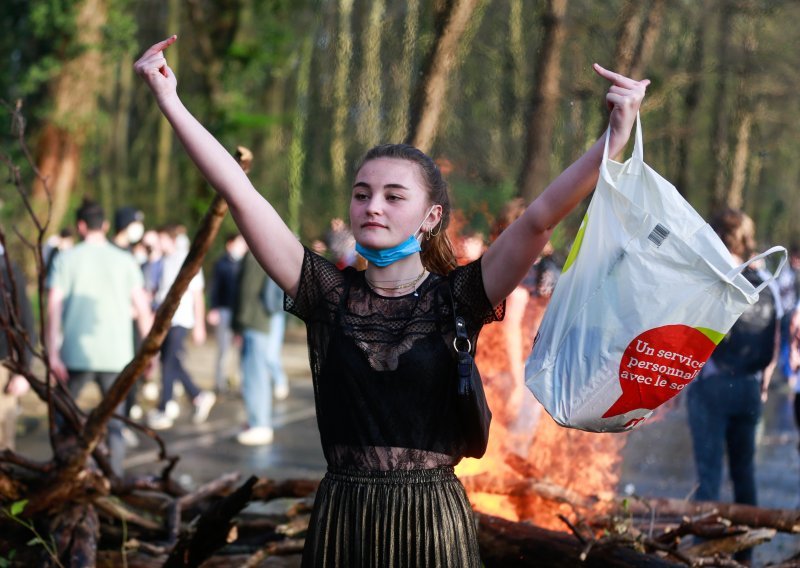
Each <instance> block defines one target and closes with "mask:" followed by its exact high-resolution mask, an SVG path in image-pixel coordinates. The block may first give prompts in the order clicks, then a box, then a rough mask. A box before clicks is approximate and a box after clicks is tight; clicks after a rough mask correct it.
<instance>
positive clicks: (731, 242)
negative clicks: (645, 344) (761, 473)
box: [687, 208, 780, 505]
mask: <svg viewBox="0 0 800 568" xmlns="http://www.w3.org/2000/svg"><path fill="white" fill-rule="evenodd" d="M711 226H712V228H713V229H714V230H715V231H716V232H717V234H718V235H719V236H720V238H721V239H722V242H723V243H725V246H727V247H728V250H729V251H730V253H731V256H732V257H733V259H734V261H735V262H736V263H737V264H738V263H742V262H745V261H746V260H747V259H748V258H751V257H752V255H753V252H754V250H755V226H754V224H753V221H752V219H751V218H750V217H749V216H747V215H746V214H745V213H744V212H742V211H739V210H735V209H730V208H727V209H724V210H722V211H720V212H719V213H718V214H717V215H716V216H715V217H714V219H713V220H712V221H711ZM742 275H743V276H744V277H745V278H747V280H748V281H750V283H752V284H753V286H758V285H759V284H761V283H762V282H763V281H764V278H763V277H762V276H761V275H760V274H759V271H758V269H757V268H756V267H754V266H752V265H751V266H748V267H747V268H746V269H745V270H744V272H743V273H742ZM779 307H780V303H779V301H778V300H777V298H776V297H775V294H774V292H773V291H772V289H771V288H767V289H765V290H764V291H763V292H762V293H761V294H760V295H759V299H758V302H756V303H755V304H753V305H751V306H749V307H748V308H747V309H746V310H745V311H744V313H743V314H742V316H741V317H740V318H739V319H738V320H737V322H736V323H735V324H734V325H733V327H732V328H731V330H730V332H729V333H728V334H727V335H726V336H725V338H724V339H723V340H722V341H721V342H720V343H719V345H718V346H717V348H716V349H715V350H714V353H713V354H712V355H711V358H710V359H709V360H708V362H707V363H706V365H705V367H703V370H702V372H701V373H700V375H699V376H698V377H697V379H696V380H695V381H693V382H692V383H691V386H690V387H689V393H688V397H687V401H688V402H687V404H688V410H689V427H690V430H691V434H692V442H693V447H694V461H695V466H696V470H697V481H698V487H697V492H696V493H695V495H694V498H695V500H697V501H719V497H720V486H721V482H722V468H723V465H722V463H723V456H724V454H725V452H726V450H727V454H728V467H729V473H730V478H731V481H732V483H733V494H734V495H733V496H734V501H735V502H736V503H743V504H748V505H755V504H756V500H757V499H756V480H755V453H756V427H757V425H758V422H759V419H760V418H761V411H762V406H763V403H764V401H766V398H767V389H768V386H769V381H770V378H771V376H772V373H773V371H774V369H775V366H776V362H777V355H778V333H779V321H780V312H779Z"/></svg>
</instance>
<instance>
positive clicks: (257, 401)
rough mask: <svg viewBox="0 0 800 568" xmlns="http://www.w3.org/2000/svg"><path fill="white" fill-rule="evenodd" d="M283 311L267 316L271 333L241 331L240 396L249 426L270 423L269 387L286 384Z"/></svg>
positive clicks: (255, 426) (270, 392) (253, 426)
mask: <svg viewBox="0 0 800 568" xmlns="http://www.w3.org/2000/svg"><path fill="white" fill-rule="evenodd" d="M285 326H286V314H285V313H284V312H281V313H280V314H274V315H273V316H272V317H271V318H270V332H269V333H264V332H262V331H257V330H255V329H251V328H246V329H245V330H244V331H243V332H242V397H243V398H244V406H245V411H246V412H247V424H248V426H250V427H251V428H258V427H270V426H272V387H273V384H274V385H275V386H279V385H288V382H287V377H286V373H285V372H284V370H283V363H282V362H281V347H282V346H283V333H284V329H285Z"/></svg>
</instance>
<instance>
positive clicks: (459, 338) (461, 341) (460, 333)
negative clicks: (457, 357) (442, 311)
mask: <svg viewBox="0 0 800 568" xmlns="http://www.w3.org/2000/svg"><path fill="white" fill-rule="evenodd" d="M453 314H454V315H455V312H453ZM455 320H456V321H455V325H456V336H455V337H454V338H453V349H455V350H456V352H457V353H469V352H471V351H472V342H471V341H470V340H469V336H468V335H467V324H466V323H464V318H462V317H461V316H455ZM465 344H466V349H461V348H460V346H464V345H465Z"/></svg>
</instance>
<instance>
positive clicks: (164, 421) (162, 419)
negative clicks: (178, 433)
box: [147, 410, 172, 430]
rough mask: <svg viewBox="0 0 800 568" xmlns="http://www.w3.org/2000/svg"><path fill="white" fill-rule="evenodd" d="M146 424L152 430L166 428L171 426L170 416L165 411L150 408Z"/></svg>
mask: <svg viewBox="0 0 800 568" xmlns="http://www.w3.org/2000/svg"><path fill="white" fill-rule="evenodd" d="M147 425H148V426H149V427H150V428H152V429H153V430H166V429H167V428H172V418H170V417H169V416H167V413H166V412H161V411H160V410H151V411H150V412H148V413H147Z"/></svg>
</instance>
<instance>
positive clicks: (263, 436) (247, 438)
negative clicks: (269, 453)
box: [236, 426, 274, 446]
mask: <svg viewBox="0 0 800 568" xmlns="http://www.w3.org/2000/svg"><path fill="white" fill-rule="evenodd" d="M273 437H274V432H273V431H272V428H269V427H267V426H257V427H255V428H248V429H247V430H243V431H242V432H239V433H238V434H237V435H236V441H237V442H239V443H240V444H242V445H243V446H266V445H267V444H271V443H272V439H273Z"/></svg>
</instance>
